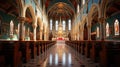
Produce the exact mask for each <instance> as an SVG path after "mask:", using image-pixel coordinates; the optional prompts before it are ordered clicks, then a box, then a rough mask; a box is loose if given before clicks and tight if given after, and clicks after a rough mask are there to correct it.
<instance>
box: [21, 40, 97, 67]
mask: <svg viewBox="0 0 120 67" xmlns="http://www.w3.org/2000/svg"><path fill="white" fill-rule="evenodd" d="M22 67H99V64H98V63H93V62H92V61H91V60H90V59H88V58H85V57H84V56H82V55H81V54H79V53H77V52H76V51H75V50H73V49H72V48H71V47H69V46H67V45H66V44H65V42H64V41H58V42H57V44H56V45H54V46H52V47H51V48H50V49H49V50H48V51H47V52H45V53H44V54H42V55H41V56H38V57H36V58H35V59H32V60H31V61H29V62H28V63H26V64H22Z"/></svg>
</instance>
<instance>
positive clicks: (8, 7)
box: [0, 0, 18, 16]
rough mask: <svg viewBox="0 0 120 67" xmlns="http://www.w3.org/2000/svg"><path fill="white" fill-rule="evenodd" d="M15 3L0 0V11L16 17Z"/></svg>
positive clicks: (14, 1) (12, 0) (16, 8)
mask: <svg viewBox="0 0 120 67" xmlns="http://www.w3.org/2000/svg"><path fill="white" fill-rule="evenodd" d="M17 3H18V1H17V0H0V10H1V11H3V12H5V13H7V14H10V15H13V16H18V7H17Z"/></svg>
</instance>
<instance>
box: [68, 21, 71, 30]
mask: <svg viewBox="0 0 120 67" xmlns="http://www.w3.org/2000/svg"><path fill="white" fill-rule="evenodd" d="M68 30H71V20H68Z"/></svg>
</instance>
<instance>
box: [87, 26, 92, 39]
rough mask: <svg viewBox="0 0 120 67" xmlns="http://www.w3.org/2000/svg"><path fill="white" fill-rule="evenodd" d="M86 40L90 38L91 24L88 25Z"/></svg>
mask: <svg viewBox="0 0 120 67" xmlns="http://www.w3.org/2000/svg"><path fill="white" fill-rule="evenodd" d="M87 31H88V40H91V24H89V25H88V30H87Z"/></svg>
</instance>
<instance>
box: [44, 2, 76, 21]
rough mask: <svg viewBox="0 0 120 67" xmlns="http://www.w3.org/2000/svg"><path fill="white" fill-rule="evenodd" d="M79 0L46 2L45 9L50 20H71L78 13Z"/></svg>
mask: <svg viewBox="0 0 120 67" xmlns="http://www.w3.org/2000/svg"><path fill="white" fill-rule="evenodd" d="M77 3H78V0H46V1H45V8H46V11H47V14H48V17H50V18H60V17H62V18H66V19H67V18H71V17H73V16H74V14H75V12H76V7H77Z"/></svg>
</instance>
